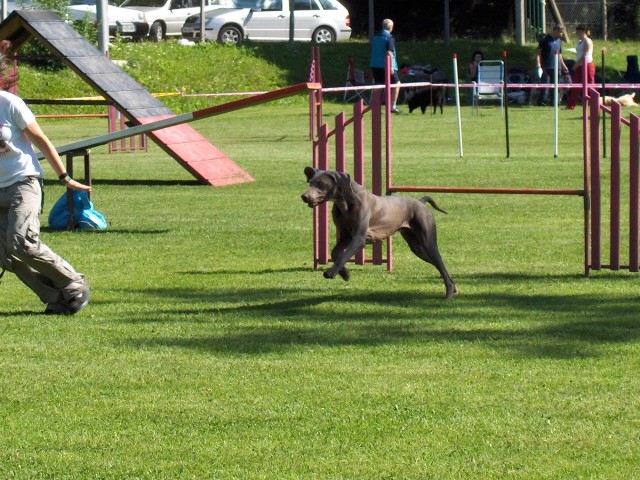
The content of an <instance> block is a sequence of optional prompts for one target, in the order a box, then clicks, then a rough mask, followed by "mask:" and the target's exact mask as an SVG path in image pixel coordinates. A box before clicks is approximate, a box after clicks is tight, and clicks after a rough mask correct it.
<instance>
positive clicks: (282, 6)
mask: <svg viewBox="0 0 640 480" xmlns="http://www.w3.org/2000/svg"><path fill="white" fill-rule="evenodd" d="M235 1H236V4H237V5H238V6H239V7H245V8H222V9H219V10H214V11H211V12H207V13H205V39H206V40H209V41H218V42H221V43H231V44H240V43H242V42H243V40H244V39H245V38H249V39H251V40H256V41H282V40H288V39H289V28H290V27H289V12H290V10H289V8H290V5H289V2H290V1H292V2H294V3H293V5H294V8H295V10H294V14H293V19H294V40H296V41H307V42H308V41H312V42H314V43H328V42H336V41H340V40H348V39H349V37H351V28H350V18H349V12H348V10H347V9H346V8H345V7H344V6H343V5H341V4H340V3H338V2H337V1H336V0H235ZM247 3H249V5H248V4H247ZM182 38H185V39H188V40H198V39H199V38H200V15H194V16H192V17H189V18H188V19H187V21H186V22H185V23H184V26H183V27H182Z"/></svg>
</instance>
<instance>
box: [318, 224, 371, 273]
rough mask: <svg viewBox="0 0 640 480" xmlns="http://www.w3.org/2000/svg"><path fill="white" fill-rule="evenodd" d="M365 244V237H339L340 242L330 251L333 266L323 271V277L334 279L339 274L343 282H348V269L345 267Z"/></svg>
mask: <svg viewBox="0 0 640 480" xmlns="http://www.w3.org/2000/svg"><path fill="white" fill-rule="evenodd" d="M365 243H366V237H365V236H364V235H357V236H355V237H348V238H343V237H341V238H340V241H338V243H337V245H336V246H335V247H334V248H333V250H332V251H331V259H332V260H333V266H332V267H331V268H328V269H327V270H325V272H324V277H325V278H334V277H335V276H336V275H338V274H339V275H340V276H341V277H342V278H343V279H344V280H349V278H350V273H349V269H348V268H347V267H346V266H345V265H346V263H347V262H348V261H349V259H350V258H351V257H353V256H354V255H355V253H356V252H357V251H358V250H360V249H362V248H364V246H365Z"/></svg>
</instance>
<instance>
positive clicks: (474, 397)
mask: <svg viewBox="0 0 640 480" xmlns="http://www.w3.org/2000/svg"><path fill="white" fill-rule="evenodd" d="M343 108H345V106H343V105H341V104H330V103H328V104H327V105H325V119H326V121H327V122H328V123H330V124H332V122H333V116H334V115H336V114H338V113H339V112H340V111H342V109H343ZM347 108H348V106H347ZM629 111H630V110H626V113H629ZM560 113H561V118H560V131H559V155H558V158H554V151H553V116H552V110H551V109H540V108H535V107H522V108H512V109H510V110H509V119H510V129H511V132H510V133H511V134H510V147H511V156H510V158H506V155H505V141H504V127H503V124H502V122H501V118H500V114H499V111H498V110H497V109H496V108H495V107H483V108H482V109H481V111H480V114H479V115H472V114H471V112H470V108H469V107H468V106H467V107H465V108H464V111H463V118H462V128H463V142H464V143H463V144H464V156H463V157H460V155H459V151H458V143H457V142H458V137H457V132H456V118H455V114H454V109H453V108H452V107H447V108H446V110H445V113H444V115H443V116H440V115H435V116H432V115H430V114H427V115H424V116H423V115H421V114H416V113H415V112H414V113H413V114H412V115H401V116H396V117H394V118H393V142H394V143H393V158H394V183H397V184H416V185H420V184H426V183H428V184H432V185H459V186H496V187H502V186H508V187H515V186H522V187H553V188H580V187H581V185H582V157H581V155H582V146H581V119H580V116H579V113H576V112H575V111H574V112H568V111H561V112H560ZM41 124H42V126H43V128H44V130H45V131H46V132H47V133H48V134H49V135H50V137H51V139H52V140H53V141H54V143H55V144H56V145H62V144H65V143H69V142H71V141H74V140H79V139H82V138H86V137H89V136H93V135H99V134H102V133H105V132H106V120H95V119H83V120H43V121H41ZM192 125H193V126H194V127H195V128H196V129H197V130H198V131H200V132H201V133H202V134H203V135H205V136H206V137H207V138H209V139H210V140H211V142H212V143H213V144H214V145H216V146H218V147H219V148H220V149H222V150H223V151H224V152H225V153H227V154H228V155H229V156H230V157H231V158H232V159H233V160H234V161H236V163H238V164H239V165H240V166H241V167H242V168H244V169H245V170H247V171H248V172H249V173H250V174H251V175H252V176H253V177H254V178H255V182H252V183H247V184H242V185H233V186H227V187H222V188H212V187H207V186H203V185H199V184H197V183H196V182H195V181H194V180H193V178H192V177H191V176H190V175H189V174H188V172H186V171H185V170H184V169H182V167H180V166H179V165H178V164H177V163H176V162H175V161H173V160H172V159H171V158H169V157H168V156H167V155H166V154H165V153H163V152H162V151H161V150H160V148H159V147H157V146H155V145H153V144H152V145H150V147H149V150H148V151H147V152H143V153H140V152H138V153H118V154H111V155H110V154H108V153H107V150H106V147H98V148H95V149H94V150H92V152H91V156H92V169H93V177H94V178H93V182H94V192H93V201H94V204H95V207H96V209H97V210H99V211H100V212H101V213H103V214H104V215H105V217H106V218H107V220H108V221H109V224H110V226H109V228H108V229H107V230H104V231H94V232H86V231H80V232H51V231H47V229H46V228H45V229H44V232H43V240H44V241H45V243H47V244H48V245H50V246H51V247H52V248H53V249H54V250H55V251H56V252H58V253H59V254H61V255H62V256H64V257H65V258H67V259H68V260H69V261H71V263H72V264H73V265H74V266H75V267H76V268H77V269H78V270H79V271H82V272H83V273H85V274H86V275H87V278H88V280H89V282H90V283H91V286H92V301H91V304H90V305H89V306H88V307H87V308H86V309H85V310H83V311H82V312H81V313H79V314H78V315H76V316H70V317H49V316H43V315H41V313H40V312H41V311H42V310H43V305H41V304H40V303H39V301H38V300H37V298H36V297H35V295H33V294H32V293H31V292H30V291H29V290H28V289H27V288H26V287H25V286H23V285H21V284H20V283H19V282H18V280H17V279H16V278H15V277H14V276H13V275H11V274H9V273H7V274H6V275H5V276H4V278H3V279H2V281H1V284H0V290H1V291H2V294H1V295H0V372H1V373H0V392H1V393H0V477H1V478H16V479H30V478H33V479H44V478H56V479H58V478H65V479H88V478H96V479H107V478H113V479H122V478H140V479H174V478H181V479H182V478H192V479H202V478H210V479H298V478H305V479H364V478H369V479H383V478H388V479H474V480H476V479H506V478H510V479H511V478H517V479H527V480H530V479H554V480H557V479H607V480H609V479H633V478H640V465H639V464H638V457H639V455H640V434H639V433H638V432H640V414H639V413H638V412H639V411H640V398H639V394H638V392H639V391H640V382H639V380H638V374H637V372H638V370H639V368H640V360H639V359H640V345H639V342H638V339H639V335H640V329H639V327H638V308H639V306H640V294H639V293H638V292H639V290H638V281H639V279H638V276H637V274H632V273H629V272H626V271H621V272H608V271H599V272H593V274H592V275H591V277H590V278H588V279H587V278H583V269H584V267H583V244H582V238H583V237H582V235H583V209H582V199H581V198H579V197H540V196H515V195H484V196H483V195H463V194H458V195H456V194H433V197H434V198H435V199H436V200H437V202H438V204H439V205H440V206H442V207H443V208H444V209H445V210H447V211H448V212H449V214H448V215H444V214H441V213H437V212H436V214H435V216H436V219H437V222H438V236H439V244H440V251H441V253H442V255H443V258H444V260H445V262H446V264H447V267H448V269H449V272H450V273H451V275H452V277H453V278H454V280H455V281H456V282H457V285H458V289H459V294H458V295H457V296H456V298H455V299H453V300H452V301H448V302H447V301H444V300H443V299H442V297H443V294H444V286H443V284H442V281H441V279H440V278H439V276H438V273H437V271H436V270H435V269H434V268H433V267H432V266H430V265H427V264H425V263H423V262H421V261H420V260H418V259H417V258H416V257H414V256H413V255H412V254H411V253H410V252H409V249H408V247H406V245H405V244H404V243H403V241H402V239H401V238H400V237H399V236H398V237H397V238H396V240H395V242H394V270H393V271H391V272H388V271H386V269H385V267H380V266H372V265H367V266H364V267H359V266H353V267H352V279H351V281H350V282H348V283H345V282H343V281H342V280H339V279H336V280H332V281H329V280H326V279H324V278H323V277H322V273H321V271H314V270H313V258H312V243H311V241H312V228H311V227H312V224H311V218H312V217H311V216H312V211H311V210H310V209H309V208H308V207H307V206H306V205H305V204H304V203H303V202H302V201H301V200H300V194H301V193H302V192H303V191H304V190H305V188H306V183H305V177H304V175H303V168H304V167H305V166H307V165H310V164H311V161H312V156H311V143H310V141H309V139H308V116H307V107H306V102H304V101H302V100H300V101H298V100H296V101H281V102H276V103H274V104H267V105H264V106H260V107H255V108H251V109H245V110H242V111H238V112H234V113H230V114H226V115H224V116H220V117H214V118H210V119H206V120H202V121H199V122H196V123H193V124H192ZM623 145H625V143H623ZM623 151H625V149H624V147H623ZM625 163H626V162H625ZM624 171H625V172H626V170H624ZM53 177H54V176H53V174H52V172H51V171H50V169H47V178H48V179H49V181H48V182H47V185H46V197H47V206H48V208H50V207H51V206H52V205H53V203H54V202H55V200H56V199H57V198H58V197H59V196H60V195H62V193H63V189H62V187H61V186H59V185H58V184H57V182H55V181H54V178H53ZM605 182H606V174H605ZM48 208H47V209H46V211H45V215H43V217H42V220H43V225H45V226H46V213H47V212H48ZM625 208H628V205H625ZM606 220H607V218H606V215H604V221H606ZM623 244H624V243H623ZM623 250H624V249H623ZM606 254H607V253H606V249H605V255H606Z"/></svg>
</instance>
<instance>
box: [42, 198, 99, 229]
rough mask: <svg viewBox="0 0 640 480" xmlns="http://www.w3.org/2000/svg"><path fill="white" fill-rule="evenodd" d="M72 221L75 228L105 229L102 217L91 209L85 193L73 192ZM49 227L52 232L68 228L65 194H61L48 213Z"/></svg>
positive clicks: (91, 205) (91, 206)
mask: <svg viewBox="0 0 640 480" xmlns="http://www.w3.org/2000/svg"><path fill="white" fill-rule="evenodd" d="M73 221H74V224H75V227H76V228H80V229H82V230H94V229H104V228H107V221H106V220H105V218H104V216H103V215H102V214H101V213H100V212H98V211H96V210H95V209H94V208H93V203H91V200H89V195H88V194H87V192H85V191H78V190H74V191H73ZM49 227H50V228H51V229H52V230H66V229H67V228H68V227H69V210H67V193H66V192H65V193H63V194H62V196H61V197H60V198H59V199H58V201H57V202H56V203H55V204H54V205H53V208H52V209H51V212H49Z"/></svg>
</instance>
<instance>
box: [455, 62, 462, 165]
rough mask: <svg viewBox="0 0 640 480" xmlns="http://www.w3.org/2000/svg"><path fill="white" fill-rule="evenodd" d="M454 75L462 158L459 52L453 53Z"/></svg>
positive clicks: (459, 146)
mask: <svg viewBox="0 0 640 480" xmlns="http://www.w3.org/2000/svg"><path fill="white" fill-rule="evenodd" d="M453 77H454V82H455V83H454V86H455V92H456V115H457V117H458V118H457V119H458V150H459V152H460V158H462V157H463V156H464V153H463V152H462V120H461V118H460V84H459V82H458V54H457V53H454V54H453Z"/></svg>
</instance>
